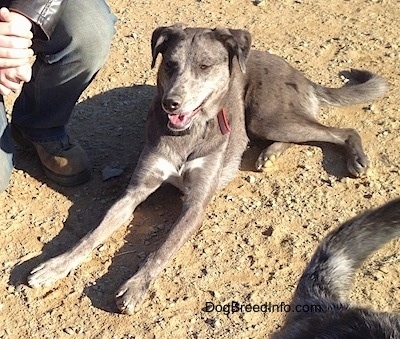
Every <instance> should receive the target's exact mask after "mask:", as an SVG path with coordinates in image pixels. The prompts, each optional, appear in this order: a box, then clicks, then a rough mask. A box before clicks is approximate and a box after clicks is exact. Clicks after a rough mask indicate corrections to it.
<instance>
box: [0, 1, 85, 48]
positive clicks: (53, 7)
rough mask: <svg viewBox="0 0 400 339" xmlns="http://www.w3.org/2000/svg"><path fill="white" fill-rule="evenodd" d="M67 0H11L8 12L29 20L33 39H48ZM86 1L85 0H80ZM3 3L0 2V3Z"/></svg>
mask: <svg viewBox="0 0 400 339" xmlns="http://www.w3.org/2000/svg"><path fill="white" fill-rule="evenodd" d="M67 1H68V0H31V1H29V0H11V1H9V6H7V7H8V8H9V9H10V10H12V11H14V12H18V13H20V14H23V15H24V16H26V17H27V18H29V19H30V20H31V21H32V22H33V23H35V24H36V25H34V32H33V33H34V35H35V38H39V39H46V40H47V39H50V37H51V33H53V30H54V27H56V25H57V23H58V20H59V19H60V16H61V14H62V11H63V9H64V6H65V4H66V3H67ZM82 1H87V0H82ZM2 2H3V1H0V3H2Z"/></svg>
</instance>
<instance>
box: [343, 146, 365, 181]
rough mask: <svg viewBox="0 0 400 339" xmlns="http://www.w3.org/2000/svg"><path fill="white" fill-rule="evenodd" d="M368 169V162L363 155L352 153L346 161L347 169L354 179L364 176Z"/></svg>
mask: <svg viewBox="0 0 400 339" xmlns="http://www.w3.org/2000/svg"><path fill="white" fill-rule="evenodd" d="M368 168H369V160H368V158H367V156H366V155H365V154H364V153H360V152H359V153H358V154H356V153H355V152H354V153H352V154H351V155H350V156H349V158H348V159H347V169H348V170H349V172H350V173H351V174H352V175H353V176H355V177H356V178H358V177H361V176H363V175H364V174H366V172H367V170H368Z"/></svg>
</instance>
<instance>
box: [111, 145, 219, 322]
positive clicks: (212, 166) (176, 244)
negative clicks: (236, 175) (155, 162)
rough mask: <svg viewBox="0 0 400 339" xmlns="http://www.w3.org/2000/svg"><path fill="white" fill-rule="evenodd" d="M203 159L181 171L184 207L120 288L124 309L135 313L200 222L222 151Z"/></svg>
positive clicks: (214, 184)
mask: <svg viewBox="0 0 400 339" xmlns="http://www.w3.org/2000/svg"><path fill="white" fill-rule="evenodd" d="M203 159H204V161H199V163H201V162H202V163H203V165H200V167H197V168H191V169H190V170H188V171H186V172H185V173H183V175H182V177H183V185H184V187H185V191H184V193H185V195H184V201H183V207H182V211H181V214H180V216H179V218H178V219H177V221H176V222H175V223H174V225H173V226H172V229H171V231H170V233H169V234H168V237H167V239H166V240H165V241H164V243H163V244H162V245H161V246H160V248H159V249H158V250H157V251H155V252H153V253H152V254H150V255H149V256H148V258H147V259H146V261H145V263H144V264H143V266H142V267H141V268H140V269H139V271H138V272H137V273H136V274H135V275H134V276H133V277H131V278H130V279H129V280H127V281H126V282H125V283H124V284H123V285H122V286H121V287H120V289H119V290H118V291H117V293H116V303H117V307H118V308H119V309H120V310H121V312H123V313H127V314H133V313H134V311H135V309H137V308H139V307H140V304H141V302H142V300H143V299H144V297H145V294H146V292H147V290H148V288H149V287H150V285H151V284H152V282H153V280H154V279H155V278H156V277H157V275H158V274H159V273H160V272H161V271H162V270H163V269H164V268H165V266H166V265H167V263H168V261H169V260H170V259H171V258H172V257H173V256H174V254H175V253H176V252H177V251H178V250H179V248H181V247H182V246H183V244H185V242H186V241H187V240H188V239H189V238H190V237H191V235H192V234H193V233H194V232H195V231H196V230H197V228H198V227H199V226H200V224H201V221H202V219H203V216H204V211H205V208H206V206H207V204H208V203H209V201H210V200H211V198H212V196H213V194H214V193H215V190H216V188H217V185H218V177H219V173H220V166H221V163H222V154H221V152H215V153H213V154H210V155H208V156H206V157H205V158H203ZM197 160H199V159H197Z"/></svg>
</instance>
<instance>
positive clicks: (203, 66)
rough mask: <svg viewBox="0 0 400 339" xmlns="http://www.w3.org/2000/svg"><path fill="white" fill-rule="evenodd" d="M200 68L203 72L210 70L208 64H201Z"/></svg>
mask: <svg viewBox="0 0 400 339" xmlns="http://www.w3.org/2000/svg"><path fill="white" fill-rule="evenodd" d="M199 68H200V69H201V70H205V69H207V68H210V66H209V65H206V64H200V65H199Z"/></svg>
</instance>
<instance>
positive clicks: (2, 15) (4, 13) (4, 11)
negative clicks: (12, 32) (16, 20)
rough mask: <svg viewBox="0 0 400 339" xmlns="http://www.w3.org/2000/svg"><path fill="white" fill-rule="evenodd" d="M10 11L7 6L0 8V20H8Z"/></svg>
mask: <svg viewBox="0 0 400 339" xmlns="http://www.w3.org/2000/svg"><path fill="white" fill-rule="evenodd" d="M10 20H11V18H10V11H9V9H8V8H7V7H2V8H0V21H7V22H8V21H10Z"/></svg>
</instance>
